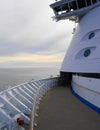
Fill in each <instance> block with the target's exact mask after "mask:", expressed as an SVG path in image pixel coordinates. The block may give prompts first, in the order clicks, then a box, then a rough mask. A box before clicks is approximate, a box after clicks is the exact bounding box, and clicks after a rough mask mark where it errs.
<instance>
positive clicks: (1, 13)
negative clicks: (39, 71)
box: [0, 0, 74, 67]
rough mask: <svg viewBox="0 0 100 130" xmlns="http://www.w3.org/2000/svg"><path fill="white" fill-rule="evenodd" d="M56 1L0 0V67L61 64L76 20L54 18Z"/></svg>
mask: <svg viewBox="0 0 100 130" xmlns="http://www.w3.org/2000/svg"><path fill="white" fill-rule="evenodd" d="M53 2H54V0H43V1H40V0H36V1H35V0H2V1H0V67H23V66H24V67H35V66H39V67H40V66H42V67H43V66H44V67H45V66H60V65H61V62H62V60H63V58H64V55H65V52H66V50H67V48H68V45H69V43H70V41H71V37H72V29H73V27H74V23H72V22H71V21H68V20H64V21H59V22H56V21H53V20H52V18H51V17H52V16H53V15H54V14H53V11H52V9H51V8H50V7H49V5H50V4H52V3H53Z"/></svg>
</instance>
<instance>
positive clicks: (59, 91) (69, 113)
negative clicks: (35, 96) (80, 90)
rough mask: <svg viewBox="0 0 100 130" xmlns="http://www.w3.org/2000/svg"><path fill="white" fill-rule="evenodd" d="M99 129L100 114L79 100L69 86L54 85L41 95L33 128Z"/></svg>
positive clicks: (55, 129) (61, 129)
mask: <svg viewBox="0 0 100 130" xmlns="http://www.w3.org/2000/svg"><path fill="white" fill-rule="evenodd" d="M89 129H90V130H100V114H98V113H96V112H95V111H93V110H92V109H91V108H89V107H88V106H86V105H85V104H83V103H82V102H81V101H79V100H78V99H77V98H76V97H75V96H74V95H72V93H71V91H70V87H56V88H54V89H51V90H50V91H49V92H47V93H46V94H45V96H44V97H43V99H42V101H41V103H40V106H39V111H38V118H37V127H35V130H89Z"/></svg>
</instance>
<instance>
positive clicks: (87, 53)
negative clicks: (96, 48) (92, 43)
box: [84, 49, 91, 57]
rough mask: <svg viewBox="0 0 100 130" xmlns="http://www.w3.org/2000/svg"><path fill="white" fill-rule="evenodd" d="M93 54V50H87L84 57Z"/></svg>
mask: <svg viewBox="0 0 100 130" xmlns="http://www.w3.org/2000/svg"><path fill="white" fill-rule="evenodd" d="M90 54H91V50H90V49H87V50H85V51H84V57H88V56H89V55H90Z"/></svg>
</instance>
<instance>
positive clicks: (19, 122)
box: [0, 77, 59, 130]
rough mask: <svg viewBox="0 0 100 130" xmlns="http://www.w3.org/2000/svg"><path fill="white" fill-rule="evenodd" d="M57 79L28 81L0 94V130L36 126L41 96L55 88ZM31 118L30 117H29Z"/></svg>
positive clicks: (14, 129) (30, 129) (32, 127)
mask: <svg viewBox="0 0 100 130" xmlns="http://www.w3.org/2000/svg"><path fill="white" fill-rule="evenodd" d="M58 79H59V77H54V78H48V79H43V80H38V81H30V82H27V83H24V84H21V85H18V86H15V87H13V88H8V89H6V90H4V91H2V92H1V93H0V130H20V128H21V127H24V126H23V123H25V124H27V125H29V127H30V128H29V130H33V129H34V126H36V125H37V124H36V116H37V109H38V107H39V106H38V105H39V102H40V100H41V98H42V96H43V95H44V94H45V93H46V92H47V91H48V90H49V89H51V88H52V87H54V86H57V84H58ZM30 116H31V117H30Z"/></svg>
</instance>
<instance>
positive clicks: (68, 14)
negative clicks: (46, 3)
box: [50, 0, 100, 22]
mask: <svg viewBox="0 0 100 130" xmlns="http://www.w3.org/2000/svg"><path fill="white" fill-rule="evenodd" d="M99 5H100V0H60V1H57V0H56V2H55V3H53V4H51V5H50V7H51V8H52V9H53V11H54V14H55V16H54V19H56V21H59V20H63V19H69V20H72V21H75V22H78V21H79V20H80V19H81V18H82V17H83V16H84V15H85V14H86V13H87V12H88V11H90V10H91V9H93V8H95V7H97V6H99Z"/></svg>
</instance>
